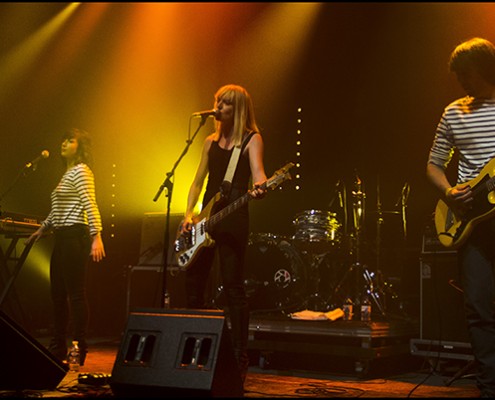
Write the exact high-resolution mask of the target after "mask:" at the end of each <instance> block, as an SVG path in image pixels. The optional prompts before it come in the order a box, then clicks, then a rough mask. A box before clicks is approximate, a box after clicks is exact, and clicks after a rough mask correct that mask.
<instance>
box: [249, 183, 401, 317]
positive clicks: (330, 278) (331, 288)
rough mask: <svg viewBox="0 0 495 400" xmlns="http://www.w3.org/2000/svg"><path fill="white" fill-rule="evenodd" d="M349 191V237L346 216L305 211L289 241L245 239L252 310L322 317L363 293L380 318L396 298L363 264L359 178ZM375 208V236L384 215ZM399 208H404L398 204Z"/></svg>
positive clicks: (264, 235) (342, 188)
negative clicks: (309, 312) (310, 312)
mask: <svg viewBox="0 0 495 400" xmlns="http://www.w3.org/2000/svg"><path fill="white" fill-rule="evenodd" d="M338 185H339V186H340V187H339V191H338V192H339V199H340V200H341V201H340V204H341V205H343V207H342V208H343V209H345V210H346V209H347V204H346V200H347V199H346V197H345V196H346V188H345V186H344V185H343V184H341V183H340V181H339V183H338ZM354 189H355V190H353V191H352V216H353V218H352V228H351V229H349V232H347V229H346V227H347V213H346V212H344V213H341V214H343V215H344V216H343V218H342V221H339V218H338V214H337V213H335V212H331V211H325V210H317V209H309V210H304V211H302V212H299V213H297V214H296V215H295V216H294V219H293V221H292V224H293V226H294V233H293V235H292V236H290V237H288V236H284V235H277V234H273V233H252V234H251V235H250V239H249V245H248V249H247V254H246V257H247V258H246V273H245V287H246V292H247V295H248V299H249V301H250V307H251V310H252V311H255V312H256V311H262V312H265V311H281V312H284V313H287V314H289V313H292V312H295V311H300V310H304V309H309V310H314V311H322V312H326V311H330V310H333V309H335V308H337V307H342V305H343V303H344V301H345V299H346V298H348V297H351V298H352V299H353V301H354V304H355V305H359V303H360V301H361V299H362V298H363V295H364V294H367V295H368V297H369V298H370V300H371V301H372V304H374V307H373V311H374V312H378V313H380V314H382V315H383V316H385V314H386V312H387V302H390V299H393V300H397V295H396V293H393V292H392V291H391V290H390V288H389V287H388V286H387V284H386V282H385V283H384V281H383V279H382V277H381V276H379V274H376V273H375V272H373V271H370V270H369V269H368V267H367V265H366V263H365V262H364V261H363V248H364V247H366V245H365V240H364V221H365V198H366V195H365V193H364V192H363V190H362V182H361V180H360V179H359V177H356V182H355V188H354ZM377 194H378V193H377ZM342 200H344V201H342ZM377 203H378V205H379V207H378V211H377V214H378V217H377V234H379V231H378V229H379V225H380V224H381V222H383V218H382V217H383V214H385V213H386V212H383V211H381V205H380V201H379V200H378V202H377ZM402 206H403V207H405V202H404V201H403V202H402ZM403 211H404V210H403ZM394 212H395V211H394ZM397 213H399V212H397ZM402 215H405V213H403V214H402ZM376 242H377V243H379V238H377V241H376ZM376 253H377V256H378V253H379V252H378V251H377V252H376ZM378 267H379V266H378Z"/></svg>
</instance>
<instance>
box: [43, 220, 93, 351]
mask: <svg viewBox="0 0 495 400" xmlns="http://www.w3.org/2000/svg"><path fill="white" fill-rule="evenodd" d="M90 249H91V237H90V235H89V229H88V227H87V226H85V225H73V226H70V227H67V228H61V229H57V230H56V231H55V246H54V248H53V253H52V256H51V262H50V282H51V297H52V302H53V312H54V338H55V339H56V340H57V341H64V343H65V340H66V338H67V329H68V326H69V318H70V317H69V312H70V313H71V314H72V322H73V329H74V331H73V340H78V341H79V343H80V347H81V348H82V349H84V348H85V347H86V346H87V344H86V335H87V329H88V320H89V306H88V301H87V298H86V268H87V264H88V260H89V253H90Z"/></svg>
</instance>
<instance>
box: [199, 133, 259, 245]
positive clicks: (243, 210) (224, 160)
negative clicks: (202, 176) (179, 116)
mask: <svg viewBox="0 0 495 400" xmlns="http://www.w3.org/2000/svg"><path fill="white" fill-rule="evenodd" d="M253 134H254V133H250V134H249V135H248V136H247V137H246V140H244V141H243V144H242V148H241V154H240V156H239V161H238V163H237V168H236V170H235V173H234V176H233V178H232V187H231V190H230V194H229V196H228V198H227V199H226V200H222V201H220V202H218V203H216V205H215V207H213V214H214V213H216V212H217V211H218V210H220V209H221V208H223V207H225V206H226V205H227V204H229V203H232V202H233V201H235V200H236V199H238V198H239V197H242V196H243V195H245V194H246V192H247V191H248V188H249V180H250V177H251V167H250V165H249V155H248V153H246V154H243V153H244V149H245V147H246V145H247V144H248V142H249V140H251V138H252V136H253ZM233 151H234V149H233V148H232V149H231V150H225V149H222V148H221V147H220V146H219V145H218V141H215V142H213V143H212V144H211V147H210V150H209V152H208V170H209V171H208V182H207V184H206V191H205V195H204V197H203V207H206V206H207V205H208V204H209V202H210V200H211V199H212V198H213V197H214V196H215V195H216V194H217V193H218V192H220V191H221V185H222V182H223V180H224V178H225V172H226V171H227V167H228V165H229V161H230V156H231V155H232V152H233ZM210 233H211V234H212V236H213V238H214V239H215V240H216V241H217V242H218V241H222V240H227V241H229V242H230V239H225V238H226V236H225V234H227V235H228V237H232V236H233V237H235V238H236V241H238V242H239V243H243V244H244V245H246V244H247V238H248V234H249V208H248V203H246V204H244V205H243V206H241V207H239V208H238V209H237V210H235V211H233V212H232V213H230V214H229V215H227V216H226V217H225V218H224V219H223V220H221V221H220V222H219V223H218V224H217V225H215V228H214V229H213V231H211V232H210Z"/></svg>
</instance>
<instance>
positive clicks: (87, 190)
mask: <svg viewBox="0 0 495 400" xmlns="http://www.w3.org/2000/svg"><path fill="white" fill-rule="evenodd" d="M61 156H62V159H63V161H64V163H65V166H66V171H65V173H64V175H63V176H62V178H61V180H60V182H59V183H58V185H57V187H56V188H55V189H54V190H53V192H52V195H51V210H50V213H49V215H48V217H47V218H46V219H45V220H44V221H43V222H42V224H41V226H40V228H39V229H38V230H37V231H36V232H35V233H33V234H32V235H31V237H30V238H29V239H28V242H30V241H32V240H35V241H37V240H38V239H39V238H41V236H42V235H44V234H45V233H47V232H48V231H53V232H54V234H55V245H54V248H53V252H52V256H51V260H50V283H51V297H52V302H53V311H54V335H53V338H52V341H51V343H50V346H49V350H50V351H51V352H52V353H53V354H54V355H55V356H56V357H57V358H59V359H61V360H65V358H66V356H67V329H68V326H69V311H70V312H71V313H72V322H73V329H74V331H73V340H77V341H78V342H79V347H80V350H81V365H84V361H85V359H86V353H87V350H88V345H87V341H86V339H87V338H86V336H87V327H88V319H89V307H88V302H87V297H86V267H87V264H88V261H89V256H91V257H92V260H93V261H95V262H99V261H101V260H102V259H103V257H105V249H104V246H103V241H102V238H101V231H102V223H101V216H100V212H99V209H98V205H97V203H96V195H95V183H94V176H93V172H92V170H91V168H90V165H91V161H92V157H91V140H90V138H89V136H88V134H87V132H85V131H83V130H80V129H70V130H68V131H67V132H66V133H65V134H64V136H63V141H62V146H61Z"/></svg>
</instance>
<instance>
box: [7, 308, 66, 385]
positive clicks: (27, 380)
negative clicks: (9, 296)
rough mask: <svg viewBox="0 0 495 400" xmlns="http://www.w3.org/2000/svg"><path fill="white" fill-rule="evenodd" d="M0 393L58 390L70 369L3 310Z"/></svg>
mask: <svg viewBox="0 0 495 400" xmlns="http://www.w3.org/2000/svg"><path fill="white" fill-rule="evenodd" d="M0 332H1V335H0V337H1V341H0V363H1V365H2V366H3V368H2V372H1V373H0V390H16V391H19V390H29V389H31V390H50V389H55V388H56V387H57V386H58V384H59V383H60V382H61V381H62V379H63V378H64V377H65V375H66V373H67V370H68V367H67V366H66V365H65V364H63V363H62V362H61V361H59V360H58V359H57V358H55V357H54V356H53V355H52V354H51V353H50V352H49V351H48V350H47V349H45V348H44V347H43V346H42V345H41V344H40V343H38V342H37V341H36V340H35V339H34V338H32V337H31V336H30V335H29V334H28V333H27V332H26V331H25V330H24V329H23V328H21V327H20V326H18V325H17V324H16V323H15V322H14V321H13V320H12V319H10V318H9V317H8V316H7V315H6V314H5V313H3V312H2V311H0Z"/></svg>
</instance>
